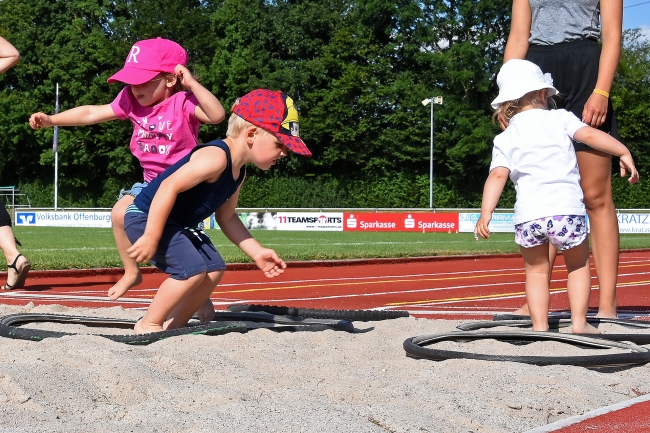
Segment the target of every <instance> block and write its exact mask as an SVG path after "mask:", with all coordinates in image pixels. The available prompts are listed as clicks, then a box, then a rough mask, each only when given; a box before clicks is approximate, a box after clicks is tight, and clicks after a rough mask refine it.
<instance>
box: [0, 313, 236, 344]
mask: <svg viewBox="0 0 650 433" xmlns="http://www.w3.org/2000/svg"><path fill="white" fill-rule="evenodd" d="M32 322H57V323H76V324H81V325H85V326H94V327H113V328H124V329H129V328H130V329H133V326H134V325H135V320H122V319H108V318H103V317H86V316H67V315H63V314H11V315H8V316H4V317H1V318H0V336H2V337H7V338H13V339H20V340H31V341H40V340H43V339H44V338H60V337H64V336H66V335H76V334H74V333H70V332H58V331H47V330H40V329H30V328H22V327H20V326H19V325H21V324H25V323H32ZM229 332H246V325H244V324H243V323H241V322H210V323H208V324H204V325H189V326H185V327H183V328H178V329H171V330H168V331H161V332H152V333H149V334H137V335H135V334H134V335H110V334H93V335H97V336H100V337H104V338H108V339H109V340H113V341H116V342H119V343H126V344H133V345H146V344H151V343H154V342H156V341H160V340H164V339H165V338H169V337H175V336H178V335H191V334H201V335H222V334H227V333H229Z"/></svg>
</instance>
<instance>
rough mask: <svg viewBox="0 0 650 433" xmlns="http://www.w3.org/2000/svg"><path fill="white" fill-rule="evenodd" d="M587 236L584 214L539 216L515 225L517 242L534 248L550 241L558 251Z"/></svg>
mask: <svg viewBox="0 0 650 433" xmlns="http://www.w3.org/2000/svg"><path fill="white" fill-rule="evenodd" d="M586 237H587V224H586V221H585V217H584V216H583V215H558V216H553V217H546V218H539V219H536V220H532V221H526V222H525V223H521V224H517V225H516V226H515V242H516V243H517V244H518V245H521V246H522V247H524V248H532V247H536V246H538V245H543V244H545V243H547V242H550V243H551V244H552V245H553V246H554V247H555V248H556V249H557V250H558V251H563V250H568V249H571V248H573V247H577V246H578V245H580V244H581V243H582V242H583V241H584V240H585V239H586Z"/></svg>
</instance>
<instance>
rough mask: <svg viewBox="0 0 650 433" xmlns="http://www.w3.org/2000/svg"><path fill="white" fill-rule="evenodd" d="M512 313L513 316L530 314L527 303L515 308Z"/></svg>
mask: <svg viewBox="0 0 650 433" xmlns="http://www.w3.org/2000/svg"><path fill="white" fill-rule="evenodd" d="M512 314H513V315H515V316H530V312H529V311H528V304H524V305H522V306H521V307H519V308H517V309H516V310H515V311H513V312H512Z"/></svg>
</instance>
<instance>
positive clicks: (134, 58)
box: [126, 45, 140, 63]
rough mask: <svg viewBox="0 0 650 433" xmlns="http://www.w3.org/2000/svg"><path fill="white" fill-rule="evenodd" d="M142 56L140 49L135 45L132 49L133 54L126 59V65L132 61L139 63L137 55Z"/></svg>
mask: <svg viewBox="0 0 650 433" xmlns="http://www.w3.org/2000/svg"><path fill="white" fill-rule="evenodd" d="M138 54H140V47H138V46H136V45H134V46H133V47H131V52H130V53H129V57H127V58H126V63H129V62H131V59H133V63H138V59H137V55H138Z"/></svg>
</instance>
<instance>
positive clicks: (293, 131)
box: [124, 89, 311, 334]
mask: <svg viewBox="0 0 650 433" xmlns="http://www.w3.org/2000/svg"><path fill="white" fill-rule="evenodd" d="M287 149H289V150H291V151H293V152H295V153H297V154H299V155H303V156H311V152H310V151H309V149H307V147H306V146H305V144H304V143H303V142H302V140H301V139H300V138H299V127H298V112H297V111H296V109H295V107H294V104H293V101H292V100H291V98H289V97H288V96H286V95H284V94H282V93H281V92H274V91H270V90H265V89H259V90H254V91H252V92H250V93H248V94H246V95H245V96H243V97H241V98H240V99H239V100H238V101H236V102H235V105H234V106H233V108H232V115H231V116H230V119H229V121H228V131H227V133H226V138H225V139H224V140H215V141H212V142H210V143H207V144H205V145H201V146H198V147H196V148H195V149H193V151H192V152H191V153H190V154H189V155H187V156H185V157H184V158H182V159H181V160H179V161H178V162H177V163H175V164H174V165H172V166H171V167H169V168H168V169H167V170H165V171H164V172H163V173H162V174H160V175H159V176H158V177H156V178H155V179H154V180H153V181H152V182H150V183H149V185H147V186H146V187H145V188H144V189H143V190H142V192H141V193H140V194H139V195H138V196H137V197H136V199H135V201H134V202H133V205H131V206H130V207H129V208H128V209H127V211H126V215H125V217H124V228H125V230H126V234H127V236H128V237H129V240H130V241H131V242H132V243H133V246H132V247H131V248H129V249H128V253H129V256H130V257H131V258H132V259H134V260H136V261H137V262H140V263H144V262H148V261H151V262H153V264H154V265H156V267H157V268H158V269H160V270H162V271H163V272H165V273H167V274H169V278H167V279H166V280H165V281H164V282H163V283H162V285H161V286H160V288H159V289H158V291H157V293H156V295H155V296H154V298H153V300H152V302H151V305H150V306H149V308H148V309H147V312H146V314H145V315H144V317H143V318H142V319H140V320H139V321H138V322H137V323H136V325H135V328H134V330H135V332H136V334H144V333H148V332H156V331H161V330H163V329H174V328H180V327H183V326H185V325H186V324H187V322H188V321H189V320H190V318H191V317H192V315H193V314H194V313H195V312H197V311H198V314H199V318H200V319H201V320H202V321H209V320H211V319H212V317H213V315H214V307H213V305H212V302H211V301H210V295H211V294H212V292H213V291H214V289H215V287H216V286H217V284H218V283H219V281H220V280H221V277H222V276H223V273H224V270H225V269H226V264H225V263H224V261H223V259H222V258H221V255H220V254H219V252H218V251H217V249H216V248H215V247H214V245H213V244H212V243H211V242H210V239H209V238H208V237H207V236H206V235H205V234H202V233H198V232H196V231H193V230H190V228H192V227H196V226H197V225H198V224H199V223H200V222H201V221H203V220H204V219H205V218H207V217H209V216H210V215H211V214H212V213H214V214H215V219H216V221H217V223H218V224H219V227H220V228H221V230H222V231H223V233H224V234H225V235H226V237H227V238H228V239H229V240H230V241H231V242H232V243H234V244H235V245H237V246H238V247H239V248H241V249H242V251H244V252H245V253H246V254H247V255H248V256H250V257H251V258H252V259H253V260H254V261H255V264H256V265H257V267H258V268H260V269H261V270H262V271H263V272H264V274H265V275H266V276H267V277H269V278H273V277H277V276H278V275H280V274H281V273H283V272H284V269H285V268H286V267H287V265H286V263H285V262H284V260H282V259H281V258H280V257H279V256H278V255H277V254H276V252H275V251H273V250H271V249H268V248H264V247H263V246H262V245H260V244H259V242H257V241H256V240H255V239H254V238H253V236H252V235H251V234H250V232H249V231H248V230H247V229H246V227H245V226H244V224H243V223H242V222H241V220H240V219H239V217H238V216H237V215H236V213H235V209H236V207H237V201H238V199H239V191H240V188H241V184H242V182H243V181H244V177H245V176H246V169H245V164H247V163H253V164H255V165H256V166H257V167H259V168H261V169H262V170H268V169H269V168H270V167H271V166H272V165H274V164H275V163H276V162H277V161H278V160H279V159H280V158H282V157H283V156H286V154H287Z"/></svg>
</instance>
